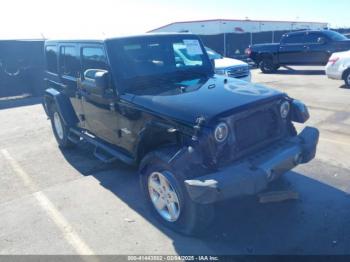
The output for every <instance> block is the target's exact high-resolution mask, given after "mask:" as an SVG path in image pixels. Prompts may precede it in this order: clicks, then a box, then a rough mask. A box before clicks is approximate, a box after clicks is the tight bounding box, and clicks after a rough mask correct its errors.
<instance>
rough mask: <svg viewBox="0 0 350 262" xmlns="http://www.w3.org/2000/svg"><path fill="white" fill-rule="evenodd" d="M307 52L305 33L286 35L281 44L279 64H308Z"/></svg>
mask: <svg viewBox="0 0 350 262" xmlns="http://www.w3.org/2000/svg"><path fill="white" fill-rule="evenodd" d="M307 51H308V50H307V46H306V45H305V33H304V32H300V33H293V34H290V35H286V36H285V37H284V38H283V39H282V41H281V44H280V48H279V62H280V64H287V65H299V64H307V63H308V61H309V58H308V57H307V56H308V54H307Z"/></svg>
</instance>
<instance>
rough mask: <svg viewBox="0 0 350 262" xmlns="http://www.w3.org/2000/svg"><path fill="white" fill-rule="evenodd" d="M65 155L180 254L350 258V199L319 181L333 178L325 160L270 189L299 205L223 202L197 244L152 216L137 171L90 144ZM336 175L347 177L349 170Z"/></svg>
mask: <svg viewBox="0 0 350 262" xmlns="http://www.w3.org/2000/svg"><path fill="white" fill-rule="evenodd" d="M62 153H63V155H64V156H65V158H66V160H67V161H68V162H69V163H70V164H71V165H72V166H73V167H74V168H75V169H77V170H78V171H79V172H80V173H81V174H82V175H84V176H87V175H92V176H94V177H95V178H96V179H97V180H98V181H100V184H101V186H103V187H105V188H106V189H108V190H110V191H111V192H113V193H114V194H115V195H116V196H117V197H118V198H119V199H121V200H123V201H124V202H125V203H126V204H127V205H128V206H129V207H130V208H132V209H133V210H135V211H136V212H138V213H139V214H140V215H141V216H142V217H144V218H145V219H147V221H149V223H151V224H152V225H153V226H154V227H156V228H158V229H159V230H161V231H162V232H163V233H164V234H166V235H167V236H168V237H169V238H170V239H172V241H173V245H174V247H175V249H176V251H177V252H178V254H180V255H186V254H200V255H203V254H216V255H225V254H239V255H246V254H295V255H299V254H349V253H350V226H349V221H350V202H349V196H348V194H346V193H345V192H343V191H340V190H338V189H336V188H335V187H332V186H330V185H327V184H325V183H322V182H320V181H319V180H322V179H323V177H327V176H328V175H332V174H322V170H330V167H329V165H327V169H326V164H325V163H323V162H321V161H317V160H315V161H314V162H312V163H311V164H309V166H308V169H306V170H307V175H308V177H306V176H305V175H303V173H304V172H303V171H302V172H301V173H298V172H289V173H288V174H286V175H285V176H284V177H283V178H282V179H280V180H279V181H278V182H275V183H274V184H272V185H271V190H285V189H291V190H295V191H297V192H298V193H299V194H300V199H299V200H295V201H288V202H283V203H273V204H272V203H270V204H260V203H258V201H257V199H256V198H255V197H249V198H245V199H237V200H234V201H227V202H224V203H220V204H218V205H217V207H216V209H217V210H216V214H217V215H216V219H215V221H214V224H213V226H212V227H211V228H208V233H207V234H206V237H202V238H200V239H198V238H190V237H186V236H182V235H179V234H177V233H174V232H172V231H170V230H168V229H167V228H164V227H163V226H162V225H160V224H159V223H158V222H157V221H156V220H155V219H154V218H153V217H152V216H151V215H150V213H149V211H148V210H147V208H146V205H145V203H144V200H143V196H142V194H141V189H140V186H139V179H138V174H137V169H136V168H133V167H128V166H126V165H124V164H121V163H114V164H102V163H100V162H99V161H97V160H96V159H95V158H94V157H93V154H92V149H91V147H90V146H89V145H87V144H82V145H80V146H79V147H78V148H76V149H73V150H69V151H66V150H64V151H62ZM334 168H336V167H334ZM298 170H299V169H298ZM331 170H332V169H331ZM336 172H337V173H338V174H339V175H341V174H340V173H344V175H346V174H347V173H348V171H347V170H345V169H344V170H338V169H337V170H336ZM305 173H306V172H305ZM311 177H312V178H311ZM349 187H350V185H349Z"/></svg>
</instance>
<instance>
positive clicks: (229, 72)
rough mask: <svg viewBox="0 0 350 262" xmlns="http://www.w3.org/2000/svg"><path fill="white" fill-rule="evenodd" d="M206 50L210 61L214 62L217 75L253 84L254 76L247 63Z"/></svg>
mask: <svg viewBox="0 0 350 262" xmlns="http://www.w3.org/2000/svg"><path fill="white" fill-rule="evenodd" d="M205 50H206V51H207V54H208V56H209V58H210V60H212V61H214V64H215V73H216V74H218V75H224V76H229V77H234V78H238V79H241V80H244V81H247V82H251V80H252V74H251V72H250V67H249V65H248V64H247V63H245V62H243V61H241V60H238V59H233V58H229V57H224V56H222V55H220V54H219V53H217V52H215V51H214V50H213V49H210V48H209V47H205Z"/></svg>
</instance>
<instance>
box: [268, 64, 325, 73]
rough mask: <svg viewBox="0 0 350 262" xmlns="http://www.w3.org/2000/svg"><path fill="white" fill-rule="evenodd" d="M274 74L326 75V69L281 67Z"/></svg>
mask: <svg viewBox="0 0 350 262" xmlns="http://www.w3.org/2000/svg"><path fill="white" fill-rule="evenodd" d="M274 74H277V75H325V74H326V73H325V71H324V70H319V69H318V70H312V69H310V70H305V69H295V68H291V67H288V66H286V67H281V69H279V70H278V71H277V72H275V73H274Z"/></svg>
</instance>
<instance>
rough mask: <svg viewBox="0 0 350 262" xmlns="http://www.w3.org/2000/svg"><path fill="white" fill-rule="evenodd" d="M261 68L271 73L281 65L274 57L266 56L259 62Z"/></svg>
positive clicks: (262, 70)
mask: <svg viewBox="0 0 350 262" xmlns="http://www.w3.org/2000/svg"><path fill="white" fill-rule="evenodd" d="M259 68H260V70H261V72H263V73H264V74H271V73H274V72H276V71H277V69H278V68H279V65H276V64H274V63H273V61H272V59H270V58H265V59H263V60H262V61H261V62H260V63H259Z"/></svg>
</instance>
